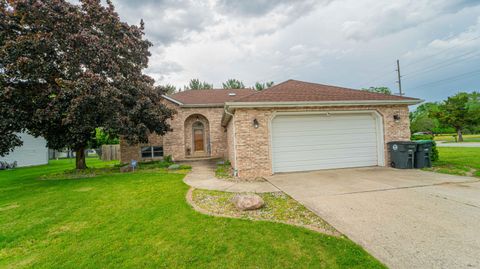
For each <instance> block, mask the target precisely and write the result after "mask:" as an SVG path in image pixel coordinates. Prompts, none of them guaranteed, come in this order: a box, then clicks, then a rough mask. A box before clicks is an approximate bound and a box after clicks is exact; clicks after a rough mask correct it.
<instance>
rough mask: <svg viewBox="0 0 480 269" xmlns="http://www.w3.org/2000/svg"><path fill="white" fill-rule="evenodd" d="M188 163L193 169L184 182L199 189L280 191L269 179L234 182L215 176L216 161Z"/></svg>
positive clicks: (258, 191) (257, 191)
mask: <svg viewBox="0 0 480 269" xmlns="http://www.w3.org/2000/svg"><path fill="white" fill-rule="evenodd" d="M188 165H191V166H192V171H191V172H190V173H188V174H187V175H186V176H185V178H184V179H183V182H185V183H186V184H187V185H189V186H191V187H194V188H197V189H203V190H216V191H226V192H256V193H264V192H277V191H280V190H279V189H277V188H276V187H275V186H273V185H272V184H270V183H269V182H268V181H262V182H233V181H226V180H221V179H217V178H216V177H215V162H212V161H196V162H189V163H188Z"/></svg>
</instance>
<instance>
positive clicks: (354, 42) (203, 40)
mask: <svg viewBox="0 0 480 269" xmlns="http://www.w3.org/2000/svg"><path fill="white" fill-rule="evenodd" d="M114 4H115V5H116V6H117V8H118V12H119V14H120V15H121V17H122V18H123V19H125V20H127V21H128V22H130V23H138V21H139V20H140V19H141V18H143V19H144V20H145V23H146V32H147V38H148V39H150V40H151V41H153V42H154V44H155V46H154V47H153V48H152V49H151V52H152V57H151V58H150V67H149V68H148V69H147V70H146V71H147V73H148V74H150V75H151V76H152V77H154V78H155V79H156V80H157V83H161V84H165V83H173V84H175V85H177V86H182V85H184V84H186V83H187V82H188V80H189V79H191V78H200V79H201V80H205V81H207V82H211V83H214V84H215V86H217V87H219V86H221V82H223V81H225V80H226V79H228V78H232V77H233V78H238V79H241V80H243V81H244V82H245V83H246V85H253V83H254V82H255V81H267V80H274V81H276V82H277V83H278V82H281V81H283V80H286V79H289V78H296V79H303V80H308V81H313V82H320V83H329V84H337V85H343V86H349V87H367V86H374V85H380V84H381V85H386V86H389V87H391V88H395V87H396V85H395V80H396V78H395V73H394V72H393V71H394V69H395V66H394V64H395V60H396V59H398V58H400V60H401V63H402V64H405V63H407V64H408V63H409V62H415V61H418V60H421V59H425V58H427V59H428V60H425V61H424V62H423V63H424V65H422V64H415V65H412V66H408V67H406V68H405V72H406V73H407V72H411V71H412V70H413V71H415V69H422V68H427V67H428V66H429V65H434V64H437V63H438V62H439V61H441V60H442V59H448V57H454V56H455V55H460V54H461V53H464V52H468V51H469V50H474V49H475V48H480V44H479V43H478V42H480V39H479V40H476V41H475V42H473V41H472V42H466V43H465V41H466V40H468V39H470V38H474V37H475V36H480V33H479V28H480V26H479V21H478V20H479V14H480V2H478V1H466V0H465V1H462V0H435V1H433V0H430V1H429V0H396V1H377V0H324V1H313V0H294V1H286V0H280V1H273V0H259V1H233V0H208V1H199V0H197V1H195V0H191V1H187V0H181V1H173V0H166V1H155V0H138V1H133V0H132V1H130V0H114ZM449 47H454V48H453V49H451V50H448V51H447V52H448V53H441V54H438V55H436V56H435V57H431V56H432V55H434V54H435V53H437V52H439V51H442V50H444V49H446V48H449ZM430 58H431V59H430ZM453 67H454V68H455V69H451V70H448V71H446V72H450V73H452V74H456V73H461V72H466V71H468V70H472V68H474V64H473V63H470V62H466V63H465V64H463V65H453ZM413 68H414V69H413ZM439 71H443V70H439ZM385 73H386V74H385ZM382 74H385V75H382ZM376 77H380V78H379V79H377V80H373V81H372V78H376ZM441 77H445V74H444V73H442V72H438V73H437V72H429V73H427V74H426V75H425V76H418V77H416V78H415V79H411V80H410V79H409V78H408V77H406V78H405V88H406V89H407V93H408V88H409V87H412V88H413V87H415V85H420V84H422V83H425V82H429V81H435V80H436V79H437V80H438V79H439V78H441ZM462 83H463V82H462V81H460V82H459V83H458V84H455V85H454V86H455V89H458V88H459V87H460V88H462V87H467V88H468V87H471V86H472V85H478V84H480V78H478V79H477V80H473V82H472V81H470V82H468V81H467V82H465V83H464V84H462ZM472 83H473V84H472ZM475 83H476V84H475ZM365 84H367V85H365ZM442 87H443V88H442ZM442 87H436V88H435V89H432V88H425V89H420V90H416V91H415V92H412V94H413V95H415V96H418V97H421V98H426V99H429V98H431V99H438V98H441V97H442V96H444V95H446V94H448V93H449V92H451V91H452V85H450V84H449V85H445V86H442ZM433 90H435V91H433Z"/></svg>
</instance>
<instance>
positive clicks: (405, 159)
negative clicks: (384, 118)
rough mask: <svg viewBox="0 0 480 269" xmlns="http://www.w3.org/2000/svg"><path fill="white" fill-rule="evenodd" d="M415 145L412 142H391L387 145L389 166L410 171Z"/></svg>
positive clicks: (413, 160) (415, 149) (412, 165)
mask: <svg viewBox="0 0 480 269" xmlns="http://www.w3.org/2000/svg"><path fill="white" fill-rule="evenodd" d="M416 151H417V143H415V142H412V141H393V142H389V143H388V152H389V153H390V166H391V167H394V168H400V169H412V168H413V167H414V162H415V152H416Z"/></svg>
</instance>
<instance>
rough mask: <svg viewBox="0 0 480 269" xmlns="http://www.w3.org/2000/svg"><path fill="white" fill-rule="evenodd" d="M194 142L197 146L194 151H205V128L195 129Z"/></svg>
mask: <svg viewBox="0 0 480 269" xmlns="http://www.w3.org/2000/svg"><path fill="white" fill-rule="evenodd" d="M193 143H194V146H195V148H194V151H204V146H203V145H204V143H203V129H194V130H193Z"/></svg>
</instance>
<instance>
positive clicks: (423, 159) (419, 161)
mask: <svg viewBox="0 0 480 269" xmlns="http://www.w3.org/2000/svg"><path fill="white" fill-rule="evenodd" d="M415 142H416V143H417V151H416V152H415V168H424V167H432V159H431V157H432V147H433V141H432V140H417V141H415Z"/></svg>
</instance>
